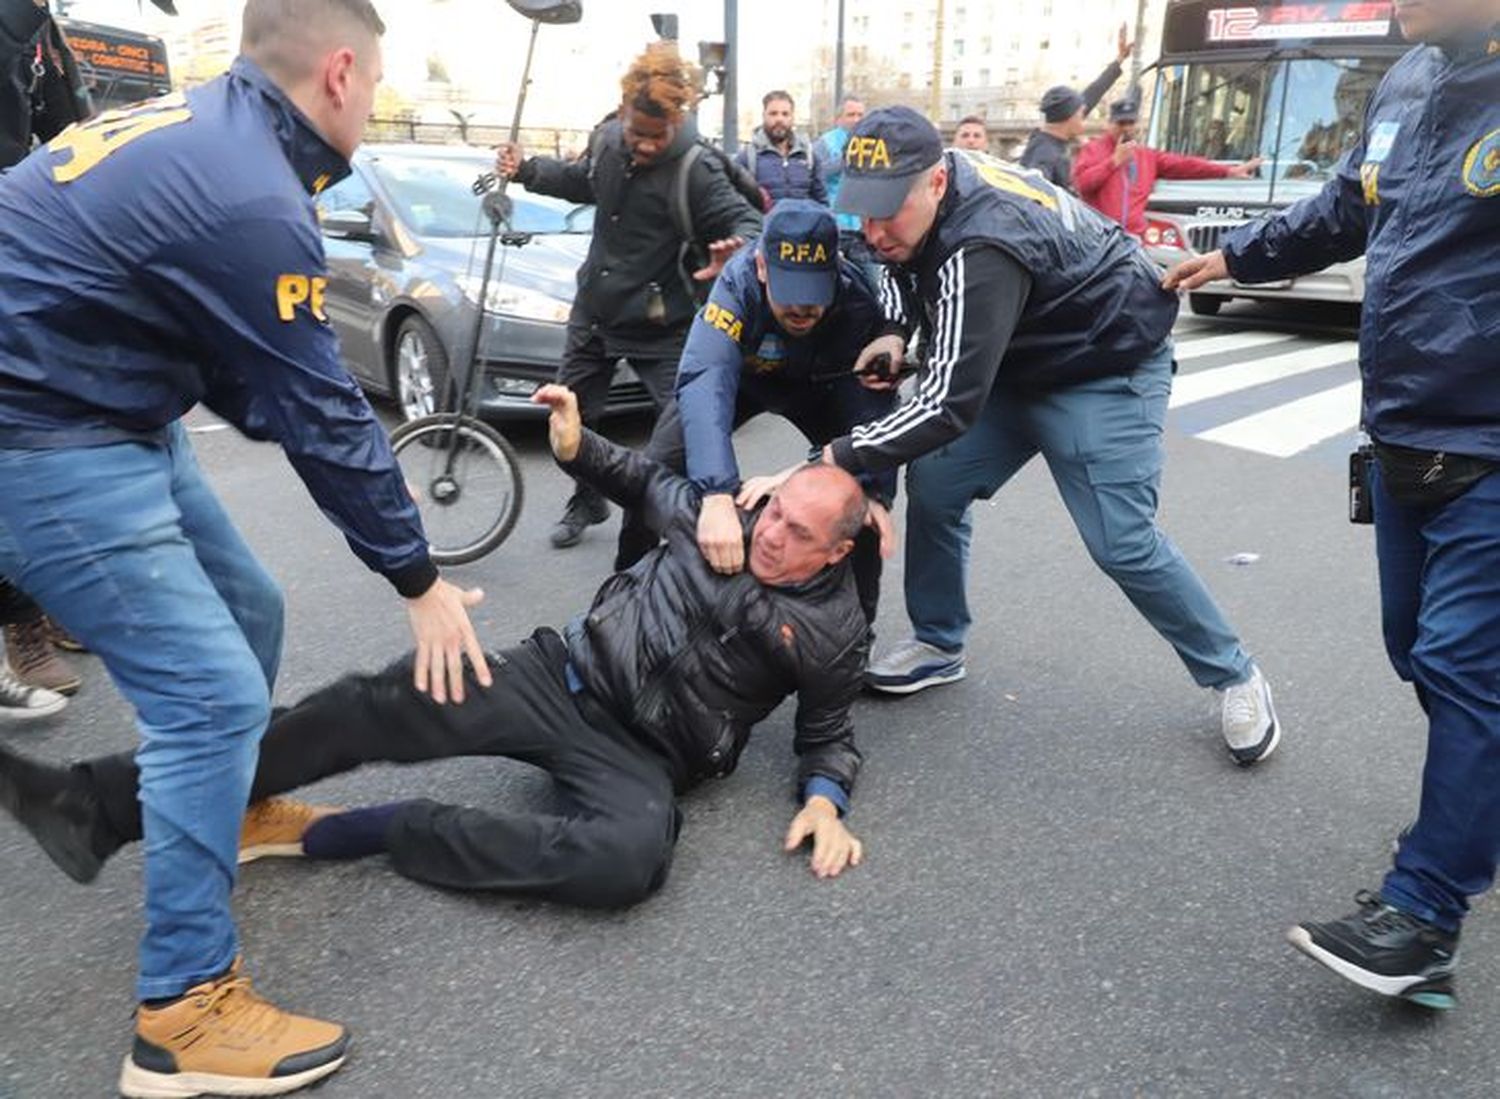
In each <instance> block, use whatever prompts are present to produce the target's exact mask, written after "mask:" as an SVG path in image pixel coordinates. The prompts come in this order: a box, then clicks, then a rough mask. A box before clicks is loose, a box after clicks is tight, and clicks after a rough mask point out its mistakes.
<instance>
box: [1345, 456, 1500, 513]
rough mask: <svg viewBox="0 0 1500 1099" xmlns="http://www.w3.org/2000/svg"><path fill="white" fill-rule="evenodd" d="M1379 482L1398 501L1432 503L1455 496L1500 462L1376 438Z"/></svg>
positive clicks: (1497, 467) (1436, 503) (1407, 503)
mask: <svg viewBox="0 0 1500 1099" xmlns="http://www.w3.org/2000/svg"><path fill="white" fill-rule="evenodd" d="M1375 460H1376V461H1377V462H1379V463H1380V483H1381V486H1382V487H1383V488H1384V489H1385V491H1386V492H1388V493H1390V496H1391V498H1392V499H1393V500H1395V501H1396V503H1398V504H1404V505H1406V506H1407V507H1436V506H1438V505H1441V504H1446V503H1449V502H1450V501H1452V500H1457V499H1458V498H1459V497H1460V496H1462V495H1463V494H1464V493H1465V492H1468V491H1469V489H1471V488H1473V487H1474V486H1475V485H1476V484H1478V483H1479V482H1480V481H1481V480H1482V479H1483V478H1485V477H1486V476H1488V475H1489V474H1491V473H1493V472H1494V471H1495V470H1496V469H1500V463H1496V462H1491V461H1489V460H1487V459H1485V458H1473V457H1470V456H1469V455H1467V454H1449V453H1448V452H1447V451H1444V450H1413V449H1411V448H1410V447H1404V446H1392V445H1391V444H1390V443H1382V442H1376V444H1375Z"/></svg>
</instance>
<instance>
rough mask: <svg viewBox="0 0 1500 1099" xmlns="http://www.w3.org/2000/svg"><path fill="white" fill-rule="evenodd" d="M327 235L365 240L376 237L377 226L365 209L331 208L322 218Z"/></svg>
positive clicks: (343, 238)
mask: <svg viewBox="0 0 1500 1099" xmlns="http://www.w3.org/2000/svg"><path fill="white" fill-rule="evenodd" d="M320 225H321V227H322V229H323V234H324V235H325V236H330V237H334V238H335V239H337V240H354V241H364V242H366V243H368V242H370V241H373V240H374V239H375V226H374V225H373V224H372V223H371V221H370V215H369V213H368V212H367V211H364V210H329V211H328V212H326V213H325V214H324V215H323V216H322V218H321V219H320Z"/></svg>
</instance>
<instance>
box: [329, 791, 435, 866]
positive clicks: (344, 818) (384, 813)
mask: <svg viewBox="0 0 1500 1099" xmlns="http://www.w3.org/2000/svg"><path fill="white" fill-rule="evenodd" d="M411 804H412V803H411V802H409V801H393V802H391V803H389V804H388V805H372V806H370V807H369V808H366V809H350V810H348V811H347V812H344V813H334V814H332V815H330V816H326V817H324V818H323V819H322V820H319V821H315V822H314V823H313V825H312V826H311V827H310V828H308V830H307V831H306V832H304V833H303V834H302V852H303V854H305V855H306V856H307V857H308V858H310V859H362V858H365V857H366V856H369V855H378V854H380V853H381V852H383V851H384V850H385V849H386V846H385V832H386V829H387V828H388V827H389V826H390V823H391V821H392V820H394V819H395V818H396V814H397V813H399V812H401V810H403V809H405V808H406V807H407V806H408V805H411Z"/></svg>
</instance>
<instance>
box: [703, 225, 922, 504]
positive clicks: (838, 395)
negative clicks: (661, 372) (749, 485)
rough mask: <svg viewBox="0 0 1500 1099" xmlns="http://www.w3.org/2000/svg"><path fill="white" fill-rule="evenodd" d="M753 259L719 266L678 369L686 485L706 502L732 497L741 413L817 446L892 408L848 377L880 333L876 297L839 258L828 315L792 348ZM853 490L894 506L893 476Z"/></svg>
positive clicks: (739, 257) (738, 257)
mask: <svg viewBox="0 0 1500 1099" xmlns="http://www.w3.org/2000/svg"><path fill="white" fill-rule="evenodd" d="M755 255H756V248H755V246H753V245H752V246H750V247H746V248H742V249H740V251H739V252H737V253H736V254H735V255H734V256H732V257H731V258H730V260H729V262H728V263H726V264H725V265H724V270H723V271H721V272H720V273H719V277H718V279H717V280H716V281H715V282H714V286H713V290H712V291H711V292H710V294H709V297H708V302H707V303H706V304H705V305H704V306H703V308H702V309H700V310H699V311H698V315H697V316H696V317H694V318H693V324H692V327H691V328H690V329H689V330H688V338H687V346H686V347H684V349H683V352H682V361H681V363H680V364H679V365H678V368H677V408H678V413H679V415H680V416H681V417H682V433H683V442H684V444H685V446H686V448H687V473H688V478H689V479H690V480H692V481H693V482H694V483H695V484H697V485H698V487H699V488H701V489H702V490H703V492H704V494H705V495H709V494H713V493H724V492H728V493H732V492H735V491H736V490H738V489H739V487H740V470H739V465H738V463H737V462H736V461H735V456H734V442H733V440H732V439H731V438H730V436H731V435H732V434H733V432H734V428H735V425H736V423H737V422H739V420H740V419H742V418H743V415H744V414H745V413H750V412H756V411H766V412H775V413H777V414H779V415H782V416H785V417H786V418H787V419H789V420H791V421H792V423H793V424H795V425H796V426H797V427H799V428H800V429H801V430H802V431H803V433H804V434H805V435H807V437H808V441H809V442H812V443H816V444H819V445H821V444H824V443H828V442H831V441H832V440H833V438H835V437H836V436H837V435H841V434H843V433H844V432H847V431H849V430H851V429H852V428H854V427H855V425H857V424H862V423H864V422H866V421H867V420H871V419H874V418H876V417H879V416H883V415H885V414H886V413H888V412H890V411H891V409H892V408H893V407H894V404H895V394H894V393H893V392H890V391H886V392H881V391H876V390H871V389H866V388H865V387H864V386H862V385H860V384H859V381H858V380H857V379H856V378H855V376H854V374H853V373H852V371H853V368H854V361H855V359H857V358H858V357H859V353H860V352H861V351H862V350H864V348H865V345H866V344H868V343H869V342H870V341H871V340H873V339H875V338H876V337H877V336H879V335H880V334H881V332H882V331H883V330H884V329H885V327H886V321H885V316H884V313H883V311H882V309H881V306H880V303H879V301H878V299H877V297H876V293H875V289H874V287H872V286H871V285H870V284H869V282H868V281H866V279H865V277H864V275H862V274H861V273H860V271H859V269H858V268H856V267H855V266H854V265H853V264H851V263H849V262H848V261H847V260H845V259H843V258H842V257H840V259H839V285H838V290H837V292H836V293H835V295H834V299H833V303H832V304H831V305H830V306H829V307H828V312H827V313H825V314H824V315H823V319H822V320H821V321H819V322H818V326H817V327H816V328H814V329H813V330H812V331H811V332H810V333H808V334H807V335H806V336H800V337H795V338H794V337H791V336H789V335H787V333H786V332H785V331H783V330H782V328H781V326H780V325H778V324H777V323H776V318H775V316H774V315H773V314H772V313H771V302H770V300H769V298H768V297H767V296H766V288H765V286H764V285H763V284H762V283H761V281H760V279H759V278H758V277H756V272H755ZM846 372H847V373H846ZM861 483H862V484H864V486H865V489H866V491H867V492H869V493H871V494H872V495H874V496H875V497H876V498H877V499H879V500H880V501H881V502H882V503H884V504H886V505H889V504H890V503H891V501H892V500H893V499H894V498H895V493H896V471H895V469H894V468H892V469H889V470H885V471H882V472H880V473H872V474H868V475H865V476H863V477H862V480H861Z"/></svg>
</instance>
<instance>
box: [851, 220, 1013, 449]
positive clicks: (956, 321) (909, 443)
mask: <svg viewBox="0 0 1500 1099" xmlns="http://www.w3.org/2000/svg"><path fill="white" fill-rule="evenodd" d="M937 281H938V283H939V285H941V286H944V287H946V288H947V289H945V290H944V292H943V295H942V297H941V298H940V299H939V300H938V302H937V304H936V309H935V311H934V316H933V321H932V325H931V332H932V346H931V349H930V351H929V353H928V358H927V365H926V367H925V368H924V369H923V371H922V374H921V377H920V378H919V380H918V382H917V388H916V392H915V394H914V395H913V397H912V399H911V400H909V401H908V402H907V403H906V404H903V405H902V406H901V407H900V408H898V409H897V410H896V411H895V412H893V413H891V414H890V415H889V416H885V417H883V418H881V419H879V420H876V421H874V422H873V423H868V424H865V425H863V426H862V427H857V428H855V429H854V430H853V431H852V432H850V433H849V434H848V435H846V436H844V437H842V438H839V439H835V440H834V441H833V444H832V449H833V458H834V461H836V462H837V463H838V464H839V465H841V466H843V467H844V468H845V469H847V470H849V471H850V472H851V473H855V474H858V473H860V472H863V471H865V470H878V469H885V468H887V467H889V466H895V465H902V464H904V463H906V462H909V461H911V460H912V459H913V458H918V457H920V456H922V455H923V454H926V453H927V452H928V451H930V450H935V449H937V448H938V447H940V446H942V445H943V444H944V443H947V442H949V441H950V440H952V439H956V438H957V437H958V436H960V435H962V434H963V433H964V432H965V431H967V430H969V427H970V426H971V425H972V424H973V423H974V420H975V419H976V418H977V417H978V415H979V410H980V409H981V408H983V407H984V402H985V401H986V400H987V399H988V398H989V394H990V388H991V387H992V386H993V385H994V382H995V374H996V372H997V371H998V370H999V368H1000V360H1001V359H1002V358H1003V357H1004V355H1005V349H1006V348H1007V347H1008V346H1009V345H1010V338H1011V334H1012V333H1013V332H1014V331H1015V328H1016V325H1017V324H1018V323H1019V322H1020V319H1021V313H1022V311H1023V310H1024V309H1025V308H1026V298H1027V295H1028V294H1030V292H1031V276H1030V275H1029V274H1027V272H1026V269H1025V268H1023V267H1022V266H1021V265H1020V264H1019V263H1017V262H1016V261H1015V260H1014V259H1012V258H1011V257H1010V256H1009V255H1007V254H1006V253H1005V252H1002V251H1001V250H1000V249H998V248H994V247H989V246H969V247H965V248H961V249H960V250H958V251H957V252H954V253H953V255H951V256H949V257H948V259H947V260H945V261H944V262H943V265H942V267H941V268H940V269H939V271H938V277H937Z"/></svg>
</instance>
